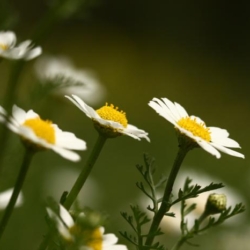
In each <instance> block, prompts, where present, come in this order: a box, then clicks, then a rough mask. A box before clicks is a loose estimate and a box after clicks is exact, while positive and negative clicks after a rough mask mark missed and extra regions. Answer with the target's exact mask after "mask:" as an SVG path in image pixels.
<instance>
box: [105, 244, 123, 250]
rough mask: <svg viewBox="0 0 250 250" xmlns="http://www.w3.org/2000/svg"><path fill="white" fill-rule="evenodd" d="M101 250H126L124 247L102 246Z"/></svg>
mask: <svg viewBox="0 0 250 250" xmlns="http://www.w3.org/2000/svg"><path fill="white" fill-rule="evenodd" d="M102 250H128V248H127V247H126V246H125V245H113V246H103V249H102Z"/></svg>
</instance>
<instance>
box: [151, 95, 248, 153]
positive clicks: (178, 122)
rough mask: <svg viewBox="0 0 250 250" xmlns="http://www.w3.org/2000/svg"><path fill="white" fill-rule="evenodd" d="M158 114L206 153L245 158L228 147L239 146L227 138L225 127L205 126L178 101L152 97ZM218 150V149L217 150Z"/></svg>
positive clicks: (152, 105) (153, 105) (153, 106)
mask: <svg viewBox="0 0 250 250" xmlns="http://www.w3.org/2000/svg"><path fill="white" fill-rule="evenodd" d="M149 106H150V107H151V108H153V109H154V110H155V111H156V112H157V113H158V114H159V115H160V116H162V117H164V118H165V119H166V120H167V121H169V122H170V123H172V124H173V125H174V126H175V128H176V129H177V130H178V131H179V132H180V133H181V134H184V135H185V136H187V137H189V138H190V139H192V140H193V141H194V142H196V143H197V144H198V145H199V146H200V147H201V148H203V149H204V150H205V151H207V152H208V153H210V154H212V155H214V156H215V157H216V158H220V157H221V154H220V152H219V151H221V152H224V153H226V154H229V155H232V156H236V157H241V158H245V157H244V155H243V154H241V153H238V152H236V151H234V150H231V149H229V148H240V145H239V144H238V142H236V141H235V140H232V139H230V138H228V136H229V133H228V132H227V130H225V129H221V128H217V127H206V125H205V123H204V122H203V121H202V120H201V119H200V118H199V117H196V116H189V115H188V113H187V112H186V110H185V109H184V108H183V107H182V106H181V105H180V104H178V103H176V102H175V103H173V102H171V101H170V100H168V99H167V98H162V99H161V100H160V99H158V98H153V100H151V101H150V102H149ZM218 150H219V151H218Z"/></svg>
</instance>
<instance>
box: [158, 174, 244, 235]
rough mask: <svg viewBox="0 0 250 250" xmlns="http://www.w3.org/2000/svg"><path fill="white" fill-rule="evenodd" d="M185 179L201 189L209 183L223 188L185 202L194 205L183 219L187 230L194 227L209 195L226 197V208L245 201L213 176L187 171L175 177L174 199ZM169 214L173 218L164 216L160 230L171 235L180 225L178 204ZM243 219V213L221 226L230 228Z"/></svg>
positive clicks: (178, 230)
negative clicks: (219, 184)
mask: <svg viewBox="0 0 250 250" xmlns="http://www.w3.org/2000/svg"><path fill="white" fill-rule="evenodd" d="M187 177H189V178H190V179H192V183H191V184H192V185H195V184H198V185H200V186H201V187H205V186H208V185H209V184H210V183H211V182H213V183H222V184H224V186H225V187H223V188H220V189H216V190H212V191H209V192H205V193H202V194H200V195H199V196H198V197H196V198H191V199H187V200H186V203H187V205H188V206H189V205H191V204H193V203H196V208H195V210H194V211H193V212H191V213H190V214H188V215H187V216H186V217H185V218H186V219H187V220H188V225H189V228H190V227H192V226H193V225H194V221H195V219H197V218H199V217H200V215H201V214H202V213H203V211H204V209H205V205H206V202H207V198H208V196H209V194H212V193H215V192H216V193H223V194H225V195H226V197H227V208H228V207H230V206H232V207H234V206H235V205H236V204H237V203H240V202H243V203H244V201H245V199H244V198H243V197H242V195H240V194H239V193H238V192H237V191H236V190H235V189H233V188H232V187H230V186H228V185H227V184H226V183H225V182H224V181H223V180H218V178H216V177H213V176H212V177H211V176H209V175H207V174H205V173H202V172H200V171H188V172H187V171H181V172H180V174H179V175H178V176H177V179H176V182H175V186H174V190H173V194H174V197H178V192H179V189H180V188H181V189H183V185H184V183H185V180H186V178H187ZM169 212H173V213H175V218H172V217H167V216H165V217H164V218H163V220H162V223H161V227H162V229H163V230H165V231H167V232H173V233H177V232H180V223H181V216H180V203H177V204H175V205H173V206H172V207H171V209H170V211H169ZM218 216H219V215H213V217H218ZM243 218H244V213H243V214H239V215H237V216H235V217H233V218H230V219H228V220H227V221H226V222H224V223H223V225H227V226H230V225H235V224H237V223H241V222H242V220H243Z"/></svg>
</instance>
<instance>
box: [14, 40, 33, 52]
mask: <svg viewBox="0 0 250 250" xmlns="http://www.w3.org/2000/svg"><path fill="white" fill-rule="evenodd" d="M30 44H31V40H26V41H23V42H21V43H19V45H18V46H17V48H19V49H21V50H26V49H27V48H28V47H29V45H30Z"/></svg>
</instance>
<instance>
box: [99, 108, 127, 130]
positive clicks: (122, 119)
mask: <svg viewBox="0 0 250 250" xmlns="http://www.w3.org/2000/svg"><path fill="white" fill-rule="evenodd" d="M96 112H97V114H98V115H99V116H100V117H101V118H102V119H104V120H110V121H114V122H118V123H120V124H121V125H122V126H123V127H124V128H126V127H127V125H128V120H127V118H126V113H125V112H123V111H122V110H121V111H119V110H118V107H115V106H114V105H113V104H110V105H108V104H107V103H106V105H105V106H103V107H101V108H100V109H98V110H96Z"/></svg>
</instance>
